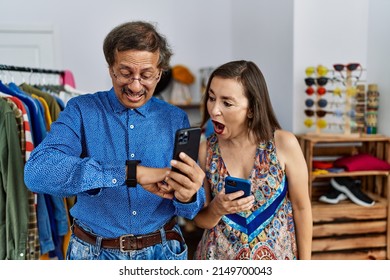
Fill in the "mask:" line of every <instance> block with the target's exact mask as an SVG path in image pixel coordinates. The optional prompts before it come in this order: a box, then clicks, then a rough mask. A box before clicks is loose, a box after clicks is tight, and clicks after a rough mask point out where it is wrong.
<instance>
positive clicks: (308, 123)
mask: <svg viewBox="0 0 390 280" xmlns="http://www.w3.org/2000/svg"><path fill="white" fill-rule="evenodd" d="M304 124H305V126H306V127H309V128H310V127H312V126H313V125H314V121H313V120H312V119H306V120H305V121H304ZM316 125H317V127H318V128H320V129H324V128H326V127H327V125H328V123H327V122H326V120H324V119H318V120H317V121H316Z"/></svg>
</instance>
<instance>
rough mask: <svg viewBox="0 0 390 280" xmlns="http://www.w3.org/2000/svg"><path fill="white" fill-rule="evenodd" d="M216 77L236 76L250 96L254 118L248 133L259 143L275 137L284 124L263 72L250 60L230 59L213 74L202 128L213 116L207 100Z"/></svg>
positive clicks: (250, 105)
mask: <svg viewBox="0 0 390 280" xmlns="http://www.w3.org/2000/svg"><path fill="white" fill-rule="evenodd" d="M214 77H219V78H222V79H234V80H236V81H237V82H239V83H241V84H242V86H243V88H244V94H245V96H246V97H247V98H248V111H249V112H252V113H253V117H252V118H248V133H251V132H252V133H253V134H254V135H255V137H256V140H257V141H259V142H263V141H269V140H270V139H272V138H273V134H274V132H275V130H276V129H281V126H280V124H279V122H278V120H277V118H276V116H275V113H274V110H273V107H272V104H271V101H270V98H269V94H268V89H267V84H266V82H265V79H264V76H263V73H262V72H261V71H260V69H259V67H257V65H256V64H255V63H253V62H251V61H245V60H239V61H231V62H228V63H225V64H223V65H221V66H219V67H218V68H216V69H215V70H214V71H213V72H212V73H211V75H210V78H209V80H208V82H207V87H206V91H205V93H204V96H203V118H202V123H201V126H202V127H203V126H204V125H205V124H206V122H207V121H208V120H209V118H210V115H209V113H208V111H207V100H208V98H209V90H210V85H211V81H212V80H213V78H214Z"/></svg>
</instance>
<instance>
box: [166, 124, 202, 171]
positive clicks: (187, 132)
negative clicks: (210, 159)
mask: <svg viewBox="0 0 390 280" xmlns="http://www.w3.org/2000/svg"><path fill="white" fill-rule="evenodd" d="M200 135H201V129H200V128H199V127H190V128H183V129H179V130H177V131H176V135H175V147H174V150H173V159H175V160H179V161H181V159H180V158H179V154H180V153H181V152H184V153H186V154H187V155H188V156H189V157H191V158H192V159H193V160H194V161H198V153H199V143H200ZM172 170H173V171H175V172H179V173H181V171H180V170H178V169H176V168H174V167H172Z"/></svg>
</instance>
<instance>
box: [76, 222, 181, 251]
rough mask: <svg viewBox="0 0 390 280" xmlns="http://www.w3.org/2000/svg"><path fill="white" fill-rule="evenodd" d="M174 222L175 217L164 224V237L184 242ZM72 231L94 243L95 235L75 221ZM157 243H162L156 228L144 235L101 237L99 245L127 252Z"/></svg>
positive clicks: (86, 240)
mask: <svg viewBox="0 0 390 280" xmlns="http://www.w3.org/2000/svg"><path fill="white" fill-rule="evenodd" d="M175 224H176V219H175V218H174V219H172V220H170V221H169V222H168V223H166V224H165V226H164V230H165V236H166V239H167V240H177V241H179V242H182V243H184V240H183V238H182V237H181V235H180V234H179V233H178V232H176V231H174V230H173V227H174V226H175ZM73 233H74V235H76V236H77V237H78V238H80V239H81V240H83V241H85V242H87V243H89V244H92V245H96V240H97V236H96V235H94V234H92V233H89V232H87V231H85V230H84V229H83V228H82V227H80V226H78V225H77V224H76V223H74V224H73ZM159 243H162V238H161V233H160V231H159V230H158V231H155V232H153V233H149V234H145V235H133V234H126V235H122V236H119V237H118V238H103V239H102V242H101V247H102V248H106V249H119V250H121V251H122V252H127V251H130V250H140V249H143V248H146V247H149V246H153V245H156V244H159Z"/></svg>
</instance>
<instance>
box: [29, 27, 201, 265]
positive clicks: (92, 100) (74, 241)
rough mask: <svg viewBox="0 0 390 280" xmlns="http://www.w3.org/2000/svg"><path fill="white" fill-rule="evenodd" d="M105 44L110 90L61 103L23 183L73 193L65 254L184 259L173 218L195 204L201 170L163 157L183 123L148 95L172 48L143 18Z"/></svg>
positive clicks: (192, 211) (186, 160)
mask: <svg viewBox="0 0 390 280" xmlns="http://www.w3.org/2000/svg"><path fill="white" fill-rule="evenodd" d="M103 50H104V55H105V58H106V61H107V63H108V71H109V74H110V76H111V79H112V83H113V87H112V88H111V90H109V91H101V92H97V93H94V94H87V95H82V96H79V97H75V98H73V99H71V100H69V101H68V103H67V106H66V108H65V110H64V111H63V112H62V113H61V114H60V117H59V118H58V120H57V121H56V122H54V123H53V124H52V126H51V129H50V133H49V134H48V135H47V136H46V138H45V139H44V140H43V142H42V143H41V144H40V145H39V146H38V147H37V148H36V149H34V151H33V153H32V155H31V157H30V159H29V161H28V162H27V163H26V166H25V182H26V185H27V186H28V188H29V189H30V190H31V191H34V192H41V193H48V194H52V195H56V196H74V195H76V196H77V199H76V203H75V205H74V206H73V207H72V208H71V209H70V214H71V215H72V217H73V218H74V223H73V226H72V230H73V234H72V236H71V240H70V242H69V246H68V252H67V259H187V246H186V244H185V243H184V240H183V236H182V234H181V232H180V227H179V226H178V225H177V223H176V220H175V216H182V217H185V218H188V219H192V218H193V217H194V216H195V215H196V214H197V212H198V211H199V210H200V209H201V208H202V206H203V202H204V199H205V198H204V190H203V188H202V187H201V186H202V182H203V179H204V176H205V175H204V172H203V171H202V170H201V168H200V167H199V166H198V165H197V164H196V162H194V161H193V160H192V159H191V158H190V157H189V156H187V155H185V154H181V160H182V162H179V161H171V159H172V154H173V145H174V135H175V132H176V130H177V129H179V128H184V127H189V120H188V117H187V115H186V114H185V112H184V111H182V110H181V109H179V108H177V107H174V106H172V105H170V104H168V103H166V102H164V101H162V100H160V99H157V98H155V97H153V93H154V90H155V88H156V85H157V83H158V81H159V80H160V78H161V75H162V72H163V71H164V70H167V69H168V68H169V61H170V57H171V55H172V52H171V50H170V48H169V46H168V43H167V41H166V39H165V38H164V36H162V35H161V34H159V33H158V32H157V31H156V29H155V28H154V26H153V25H152V24H150V23H147V22H141V21H137V22H128V23H124V24H121V25H119V26H117V27H115V28H114V29H113V30H112V31H111V32H110V33H109V34H108V35H107V37H106V38H105V40H104V45H103ZM170 165H171V166H173V167H176V168H178V169H179V170H181V171H182V172H183V173H184V175H182V174H179V173H177V172H173V171H171V170H170V168H169V167H170ZM162 182H163V183H162ZM162 184H167V185H168V186H162ZM164 189H165V190H167V189H169V190H172V191H171V192H169V193H166V192H164Z"/></svg>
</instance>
